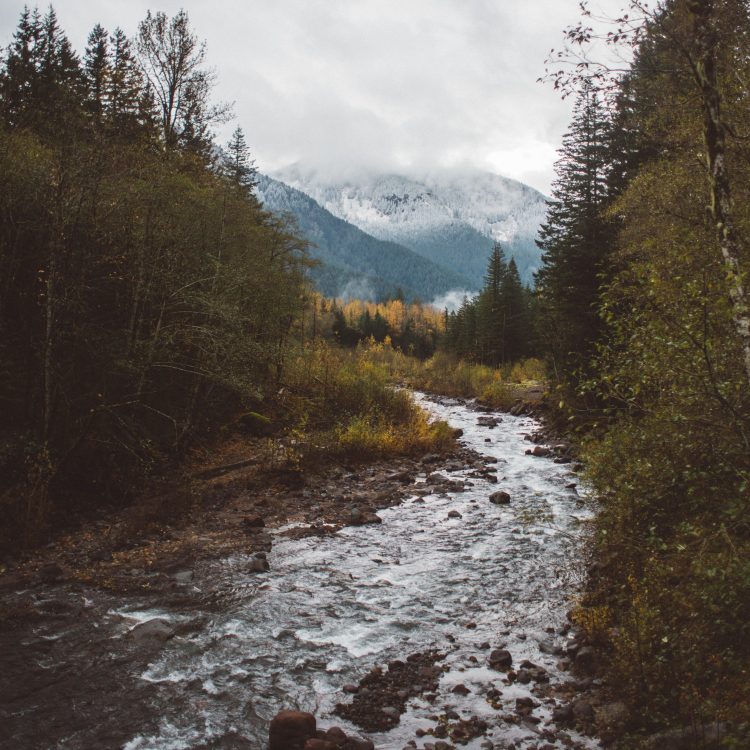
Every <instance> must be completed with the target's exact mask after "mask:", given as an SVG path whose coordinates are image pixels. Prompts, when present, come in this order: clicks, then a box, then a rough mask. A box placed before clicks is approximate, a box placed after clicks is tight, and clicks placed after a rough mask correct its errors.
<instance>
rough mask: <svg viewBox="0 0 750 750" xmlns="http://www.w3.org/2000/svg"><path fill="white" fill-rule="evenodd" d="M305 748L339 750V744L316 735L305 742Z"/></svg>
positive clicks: (306, 749) (305, 749)
mask: <svg viewBox="0 0 750 750" xmlns="http://www.w3.org/2000/svg"><path fill="white" fill-rule="evenodd" d="M303 750H339V746H338V745H336V744H334V743H333V742H329V741H328V740H321V739H318V738H317V737H315V738H314V739H311V740H307V741H306V742H305V745H304V748H303Z"/></svg>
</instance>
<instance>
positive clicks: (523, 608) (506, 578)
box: [119, 394, 598, 750]
mask: <svg viewBox="0 0 750 750" xmlns="http://www.w3.org/2000/svg"><path fill="white" fill-rule="evenodd" d="M415 398H416V399H417V400H418V402H419V403H420V404H421V405H422V406H423V407H424V408H425V409H427V410H428V411H429V412H430V413H431V414H432V415H433V416H434V417H436V418H439V419H444V420H446V421H448V422H449V423H450V424H451V426H453V427H455V428H460V429H462V430H463V437H462V438H461V441H462V442H463V443H465V444H466V445H467V446H469V447H470V448H473V449H474V450H476V451H477V452H478V453H481V454H483V455H486V456H491V457H493V458H496V459H497V464H496V467H497V478H498V480H499V481H498V483H497V484H490V482H489V481H486V480H485V479H478V478H474V477H472V478H470V479H469V480H468V481H470V482H472V483H473V486H471V487H468V488H467V489H466V490H465V491H463V492H457V493H449V494H442V495H428V496H426V497H425V498H424V502H422V501H421V500H420V499H419V498H417V497H416V496H415V497H411V498H408V499H407V500H406V501H405V502H404V503H403V504H401V505H398V506H396V507H393V508H390V509H387V510H384V511H379V515H380V516H381V517H382V519H383V523H382V524H381V525H372V526H360V527H346V528H344V529H343V530H341V531H340V532H339V533H338V534H336V535H333V536H330V537H324V538H317V537H312V538H305V539H297V540H292V539H287V538H284V537H278V538H276V539H275V540H274V545H273V551H272V552H271V553H270V555H269V562H270V565H271V571H270V573H267V574H261V575H253V574H248V573H247V569H248V564H249V558H248V557H245V556H234V557H231V558H229V559H226V560H223V561H221V562H219V563H216V564H214V567H213V570H212V571H211V572H210V575H209V576H208V578H204V577H203V576H202V577H201V585H207V584H208V585H211V586H213V587H215V588H216V589H217V590H218V589H220V590H223V591H226V592H231V593H230V595H228V596H227V597H226V606H224V607H223V608H222V609H221V611H220V612H219V613H217V612H216V611H211V612H207V613H206V626H205V627H204V628H202V629H200V631H199V632H197V633H191V634H189V635H186V636H183V637H176V638H174V639H172V640H171V641H170V642H169V643H168V644H167V645H166V647H165V649H164V650H163V651H162V652H161V653H160V654H159V656H158V658H157V660H156V661H154V662H153V663H151V664H150V665H149V667H148V669H147V670H146V671H145V673H143V674H142V679H143V680H147V681H150V682H151V683H154V684H155V685H157V686H158V695H159V699H158V700H159V703H160V706H159V707H158V710H159V711H160V714H161V715H162V719H161V722H160V727H159V731H158V732H157V733H155V734H148V735H143V734H138V733H137V730H135V731H134V734H133V737H132V739H131V740H130V741H129V742H128V743H127V744H126V745H125V750H144V749H149V750H151V749H153V750H178V749H180V750H181V749H182V748H197V747H226V748H231V747H235V745H234V744H233V740H232V738H233V737H234V738H237V737H244V738H247V739H248V740H249V741H250V745H249V746H252V747H257V748H259V749H260V748H265V747H266V742H267V736H268V724H269V722H270V720H271V718H272V717H273V716H274V715H275V714H276V713H277V711H279V710H280V709H282V708H296V709H300V710H305V711H310V712H312V713H314V714H315V715H316V717H317V718H318V723H319V726H321V725H322V726H330V725H333V724H336V725H339V726H341V727H342V728H344V730H345V731H348V730H351V731H353V732H356V728H354V727H351V726H349V725H347V723H346V722H345V721H343V720H342V719H340V718H338V717H335V716H333V715H332V711H333V708H334V707H335V705H336V704H337V703H339V702H342V701H343V702H346V701H347V700H348V697H347V696H345V694H344V693H343V692H342V686H344V685H346V684H351V683H355V684H356V683H358V682H359V680H360V679H361V678H362V677H363V676H364V675H365V674H366V673H367V672H368V671H369V670H370V669H371V668H372V667H373V666H374V665H377V664H381V665H382V664H385V663H387V662H388V661H390V660H393V659H403V658H405V657H406V656H407V655H408V654H411V653H414V652H417V651H422V650H426V649H432V648H436V649H439V650H440V651H441V652H442V653H445V654H446V655H447V656H446V659H445V660H444V662H443V664H445V665H446V671H445V672H444V673H443V675H442V677H441V679H440V686H439V695H438V697H437V699H436V700H435V701H434V702H433V703H429V702H427V701H426V700H424V699H421V698H416V699H413V700H412V701H411V702H410V703H409V704H408V707H407V711H406V713H404V714H403V715H402V717H401V721H400V723H399V725H398V726H396V727H395V728H394V729H392V730H390V731H389V732H386V733H382V734H375V735H372V734H371V735H369V736H370V737H371V738H372V739H373V740H374V742H375V746H376V748H378V749H379V750H400V749H401V748H402V747H403V746H404V745H405V743H406V742H407V741H408V740H411V739H414V738H415V730H417V729H418V728H423V729H427V728H429V727H431V726H434V721H431V720H430V719H429V717H430V716H431V715H435V714H436V713H440V712H442V711H444V710H445V708H452V709H453V710H454V711H456V712H457V713H458V714H459V715H460V716H461V717H462V718H468V717H470V716H474V715H476V716H479V717H480V718H482V719H484V720H485V721H487V723H488V724H489V727H490V728H489V730H488V732H487V735H486V736H485V737H483V738H478V739H475V740H473V741H472V742H471V743H470V744H469V745H467V746H466V747H467V748H469V749H473V748H479V747H480V745H481V743H482V742H484V741H486V740H487V739H488V738H489V739H490V740H492V741H493V742H496V743H497V745H496V746H497V747H504V746H505V745H504V744H502V743H509V742H515V743H516V745H517V747H519V748H520V747H527V746H529V745H535V744H537V743H540V744H544V742H549V740H541V739H540V737H539V736H538V735H537V732H538V731H539V730H538V729H535V728H534V726H533V725H531V724H523V723H521V724H518V725H515V724H509V723H506V722H504V721H503V720H502V716H503V715H504V714H508V713H511V712H512V711H513V708H514V706H515V700H516V698H519V697H523V696H528V695H530V694H531V693H530V691H529V688H531V687H532V685H526V686H524V685H517V684H514V685H511V686H508V685H506V684H504V683H503V678H504V675H503V674H502V673H501V672H497V671H494V670H492V669H490V668H489V666H487V664H488V662H487V659H488V653H489V652H488V651H487V650H486V649H481V648H480V644H482V643H483V642H490V644H491V647H492V648H500V647H502V648H507V649H508V650H509V651H510V652H511V654H512V657H513V662H514V665H517V664H518V663H520V662H521V661H522V660H524V659H529V660H530V661H532V662H534V663H535V664H537V665H540V666H543V667H544V668H545V669H547V670H548V672H549V675H550V679H551V681H552V682H553V683H555V682H559V681H562V680H565V679H568V676H567V675H566V674H565V673H562V672H560V670H559V669H558V667H557V662H558V661H559V659H560V657H559V656H554V655H552V654H549V653H543V651H544V652H547V651H549V650H550V648H549V646H550V644H551V645H553V646H561V645H564V642H565V638H564V636H562V635H560V634H559V633H560V628H561V626H562V625H563V624H564V622H565V612H566V611H567V609H568V608H569V606H570V596H571V594H572V593H573V591H574V590H575V587H576V582H577V580H578V565H579V564H578V562H577V552H578V547H579V544H580V538H581V535H582V528H583V524H584V523H585V522H586V521H587V520H588V519H589V518H590V511H589V509H588V508H587V505H586V504H585V502H584V500H583V499H581V498H580V497H579V495H578V494H577V492H576V490H575V489H574V488H572V487H570V486H569V485H570V484H571V483H572V482H575V475H574V474H572V473H571V471H570V469H569V466H567V465H564V464H557V463H555V462H554V461H553V459H552V458H545V457H541V458H538V457H533V456H530V455H526V453H525V451H526V450H527V449H528V448H529V446H530V444H529V443H528V442H527V441H525V440H524V434H526V433H530V432H533V431H534V430H535V429H537V428H538V424H537V423H536V422H535V421H534V420H533V419H530V418H528V417H513V416H510V415H507V414H497V415H496V416H497V418H498V419H500V420H501V422H500V424H498V425H497V426H496V427H494V428H492V429H488V428H487V427H485V426H480V425H478V424H477V417H478V416H479V414H478V413H477V412H476V411H474V410H472V409H471V408H469V407H467V405H466V404H464V403H463V402H459V401H453V400H449V399H442V400H440V401H434V400H431V399H429V398H428V397H426V396H424V395H422V394H417V395H416V396H415ZM488 440H489V442H487V441H488ZM468 473H469V471H454V472H451V473H450V474H446V476H450V477H451V478H453V479H460V478H463V477H466V476H467V474H468ZM496 490H505V491H507V492H508V493H510V495H511V502H510V504H509V505H502V506H497V505H492V504H491V503H490V502H489V500H488V497H489V495H490V494H491V493H492V492H494V491H496ZM311 502H314V500H312V501H311ZM451 510H457V511H458V512H459V513H460V514H461V518H450V519H449V518H448V512H449V511H451ZM204 581H207V584H204V583H203V582H204ZM119 614H121V615H123V616H125V617H127V618H128V619H129V620H130V621H134V622H135V621H139V620H146V619H150V618H152V617H155V616H158V617H163V618H166V619H171V620H177V621H179V620H180V619H181V618H182V617H183V615H181V614H180V613H179V612H178V613H175V612H174V610H170V611H160V610H153V609H152V610H149V611H137V610H130V611H121V612H120V613H119ZM195 614H196V613H195V612H191V613H189V616H191V617H194V616H195ZM184 617H185V618H187V617H188V613H185V615H184ZM467 625H468V626H469V627H467ZM550 629H554V634H550ZM540 644H541V648H540ZM472 657H474V658H472ZM474 659H475V660H476V661H474ZM459 683H462V684H463V685H465V686H466V687H467V688H468V689H469V690H470V691H471V692H470V693H468V694H467V695H465V696H464V695H459V694H456V693H453V692H452V688H453V687H455V686H456V685H457V684H459ZM490 687H497V688H499V689H500V690H501V691H502V699H501V700H502V703H503V705H502V707H501V708H500V710H497V709H496V708H493V707H492V706H490V705H489V703H488V702H487V701H486V700H485V698H484V693H486V691H487V689H488V688H490ZM550 714H551V707H550V706H549V705H545V704H544V703H542V706H541V707H540V708H538V709H537V710H536V711H535V715H536V716H538V717H540V718H541V719H542V720H543V721H542V723H541V724H539V727H543V726H544V725H545V724H546V719H548V718H549V716H550ZM571 734H572V736H573V739H575V740H577V741H581V742H583V743H584V744H585V745H586V747H592V748H593V747H598V745H596V744H595V743H594V742H593V741H591V740H585V739H583V738H581V737H579V736H577V735H575V733H571ZM425 741H432V742H434V738H432V737H429V736H428V737H425V738H424V739H420V740H417V745H418V746H419V747H420V748H421V747H423V745H424V743H425ZM245 746H248V745H243V747H245ZM554 746H555V747H562V745H561V744H558V745H554Z"/></svg>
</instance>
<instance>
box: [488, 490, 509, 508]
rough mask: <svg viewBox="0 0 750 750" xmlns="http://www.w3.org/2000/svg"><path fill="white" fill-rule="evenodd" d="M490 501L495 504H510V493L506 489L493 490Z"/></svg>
mask: <svg viewBox="0 0 750 750" xmlns="http://www.w3.org/2000/svg"><path fill="white" fill-rule="evenodd" d="M490 502H491V503H492V504H493V505H508V504H509V503H510V495H509V494H508V493H507V492H505V491H504V490H499V491H498V492H493V493H492V494H491V495H490Z"/></svg>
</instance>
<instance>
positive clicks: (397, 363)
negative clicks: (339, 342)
mask: <svg viewBox="0 0 750 750" xmlns="http://www.w3.org/2000/svg"><path fill="white" fill-rule="evenodd" d="M359 352H360V357H362V358H364V361H367V362H370V363H376V364H378V365H380V366H382V367H384V368H385V369H386V371H387V372H388V374H389V375H390V377H391V378H393V379H394V380H398V381H401V382H403V383H404V384H406V385H408V386H409V387H411V388H416V389H418V390H424V391H429V392H430V393H436V394H440V395H443V396H459V397H463V398H477V399H479V400H480V401H482V402H483V403H485V404H487V405H488V406H491V407H493V408H495V409H508V408H510V407H511V406H512V405H513V403H514V402H515V401H516V400H517V399H518V398H519V396H520V395H521V393H522V391H523V388H524V387H526V386H529V385H541V384H542V383H543V382H544V380H545V371H544V364H543V363H542V362H541V360H538V359H526V360H523V361H521V362H516V363H513V364H508V365H505V366H503V367H501V368H499V369H496V368H493V367H487V366H486V365H479V364H475V363H472V362H467V361H465V360H459V359H456V358H455V357H453V356H452V355H450V354H447V353H446V352H437V353H436V354H435V355H433V356H432V357H431V358H430V359H427V360H425V361H422V360H419V359H416V358H415V357H409V356H407V355H405V354H404V353H403V352H401V351H399V350H397V349H393V348H391V347H389V346H386V345H384V344H378V343H375V342H366V343H364V344H361V345H360V348H359Z"/></svg>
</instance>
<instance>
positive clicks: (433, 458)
mask: <svg viewBox="0 0 750 750" xmlns="http://www.w3.org/2000/svg"><path fill="white" fill-rule="evenodd" d="M439 462H440V456H439V455H438V454H437V453H428V454H427V455H426V456H422V463H423V464H436V463H439Z"/></svg>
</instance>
